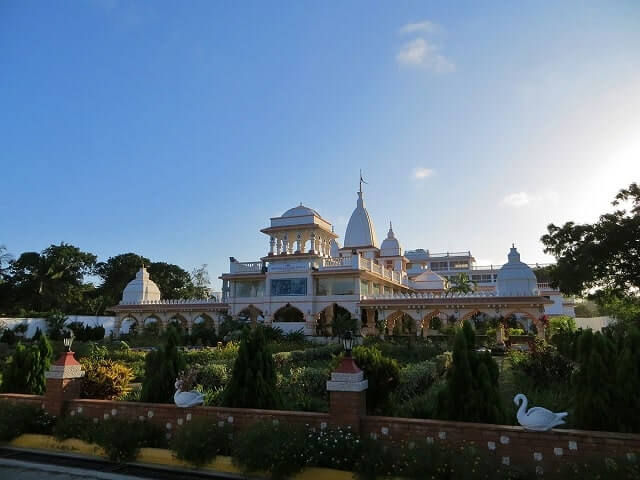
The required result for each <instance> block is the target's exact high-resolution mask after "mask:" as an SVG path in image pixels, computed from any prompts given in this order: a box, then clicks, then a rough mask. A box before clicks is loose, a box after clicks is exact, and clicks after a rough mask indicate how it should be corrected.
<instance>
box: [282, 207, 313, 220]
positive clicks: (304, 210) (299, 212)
mask: <svg viewBox="0 0 640 480" xmlns="http://www.w3.org/2000/svg"><path fill="white" fill-rule="evenodd" d="M303 215H317V216H318V217H319V216H320V215H319V214H318V212H316V211H315V210H314V209H313V208H309V207H305V206H304V205H302V204H300V205H298V206H297V207H293V208H290V209H289V210H287V211H286V212H284V213H283V214H282V216H283V217H301V216H303Z"/></svg>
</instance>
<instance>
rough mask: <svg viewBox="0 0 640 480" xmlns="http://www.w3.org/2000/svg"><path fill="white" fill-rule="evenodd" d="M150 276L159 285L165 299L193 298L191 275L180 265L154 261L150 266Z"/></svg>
mask: <svg viewBox="0 0 640 480" xmlns="http://www.w3.org/2000/svg"><path fill="white" fill-rule="evenodd" d="M149 276H150V277H151V280H153V281H154V282H156V284H157V285H158V288H159V289H160V293H161V294H162V298H163V299H176V298H193V295H194V288H193V283H192V281H191V275H189V272H187V271H186V270H184V269H182V268H181V267H179V266H178V265H173V264H171V263H165V262H154V263H152V264H151V265H150V266H149Z"/></svg>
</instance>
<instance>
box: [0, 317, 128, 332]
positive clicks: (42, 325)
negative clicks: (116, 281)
mask: <svg viewBox="0 0 640 480" xmlns="http://www.w3.org/2000/svg"><path fill="white" fill-rule="evenodd" d="M115 319H116V317H99V316H92V315H69V316H68V317H67V323H71V322H82V323H84V324H85V325H89V326H90V327H95V326H97V325H102V326H103V327H104V330H105V335H106V336H108V335H109V334H110V333H111V332H112V331H113V323H114V321H115ZM21 323H26V324H27V325H28V328H27V333H26V336H27V337H32V336H33V335H35V333H36V330H37V329H38V328H39V329H40V330H42V331H43V332H46V331H47V321H46V320H45V319H44V318H5V317H0V326H2V327H7V328H13V327H15V326H16V325H19V324H21Z"/></svg>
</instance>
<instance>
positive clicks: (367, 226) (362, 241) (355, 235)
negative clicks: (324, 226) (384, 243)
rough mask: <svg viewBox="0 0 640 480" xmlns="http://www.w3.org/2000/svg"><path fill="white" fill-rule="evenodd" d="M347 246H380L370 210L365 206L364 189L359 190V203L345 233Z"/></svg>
mask: <svg viewBox="0 0 640 480" xmlns="http://www.w3.org/2000/svg"><path fill="white" fill-rule="evenodd" d="M347 247H349V248H355V247H361V248H366V247H376V248H377V247H378V239H377V238H376V230H375V228H374V226H373V221H372V220H371V217H370V216H369V212H367V209H366V208H365V206H364V200H363V199H362V191H359V192H358V204H357V206H356V209H355V210H354V211H353V213H352V214H351V218H350V219H349V223H348V224H347V232H346V233H345V235H344V248H347Z"/></svg>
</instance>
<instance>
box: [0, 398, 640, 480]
mask: <svg viewBox="0 0 640 480" xmlns="http://www.w3.org/2000/svg"><path fill="white" fill-rule="evenodd" d="M363 393H364V392H363ZM2 399H8V400H10V401H14V402H16V401H20V402H28V403H31V404H33V405H42V403H43V399H44V397H41V396H38V395H18V394H0V400H2ZM71 412H73V413H74V414H82V415H87V416H89V417H92V418H95V419H103V418H105V415H107V416H113V415H114V412H115V415H117V416H120V417H126V418H140V417H142V418H147V419H149V420H151V421H152V422H155V423H157V424H159V425H162V426H163V427H164V428H165V429H166V432H167V434H169V435H171V434H172V432H174V431H175V429H176V428H180V425H184V424H185V423H186V422H188V421H190V420H192V419H194V418H198V417H206V418H210V419H212V420H213V421H216V422H226V423H230V424H233V426H234V427H235V428H239V429H242V428H243V427H245V426H247V425H250V424H252V423H254V422H256V421H259V420H267V421H279V422H287V423H295V424H299V425H309V426H313V427H316V428H324V427H326V426H327V425H329V426H331V425H337V424H338V423H339V414H336V415H335V416H334V417H332V416H331V415H330V414H326V413H310V412H290V411H280V410H255V409H241V408H220V407H193V408H179V407H176V406H175V405H172V404H157V403H140V402H117V401H108V400H88V399H76V400H71V401H70V402H68V403H67V413H71ZM360 431H361V435H370V436H373V435H375V436H376V438H378V439H383V440H384V439H387V440H408V441H412V440H413V441H415V440H427V441H429V440H430V439H431V440H433V441H434V442H446V443H448V444H451V445H460V444H462V443H469V442H473V443H474V444H475V445H476V446H477V447H478V449H479V450H480V452H485V453H486V454H487V455H493V456H495V457H496V458H497V460H498V461H500V462H502V461H508V462H509V464H511V465H517V466H522V467H527V468H535V467H539V468H542V469H543V470H548V469H550V468H553V467H555V466H557V465H558V463H559V462H563V461H568V460H570V461H581V460H587V459H592V458H594V457H604V456H607V457H625V456H627V455H628V454H635V455H637V456H638V458H639V459H640V435H632V434H624V433H611V432H590V431H584V430H562V429H560V430H554V431H552V432H526V431H525V430H524V429H523V428H522V427H514V426H507V425H486V424H479V423H463V422H445V421H438V420H420V419H408V418H396V417H374V416H363V417H361V421H360ZM507 459H508V460H507Z"/></svg>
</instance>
